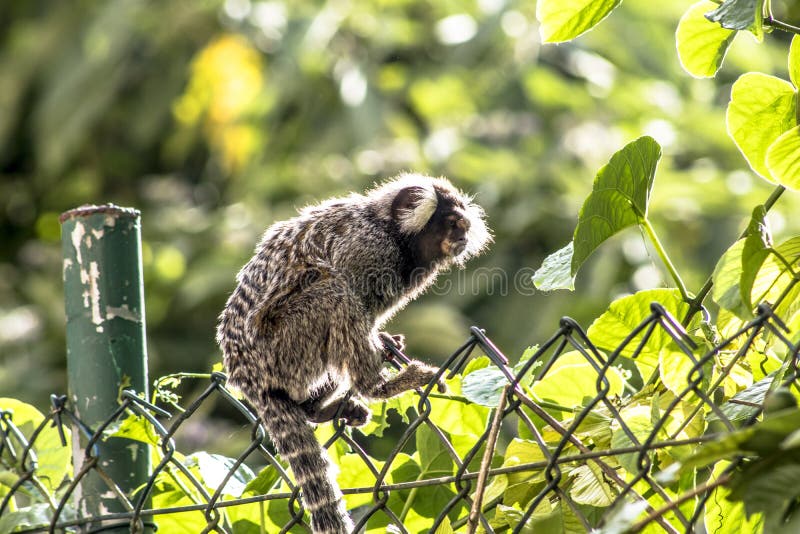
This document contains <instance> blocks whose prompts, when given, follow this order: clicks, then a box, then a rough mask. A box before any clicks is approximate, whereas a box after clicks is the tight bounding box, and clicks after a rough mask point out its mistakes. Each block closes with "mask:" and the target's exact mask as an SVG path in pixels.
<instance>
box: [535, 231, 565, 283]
mask: <svg viewBox="0 0 800 534" xmlns="http://www.w3.org/2000/svg"><path fill="white" fill-rule="evenodd" d="M572 255H573V243H572V241H570V242H569V244H568V245H567V246H566V247H564V248H562V249H560V250H557V251H555V252H553V253H552V254H550V255H549V256H547V257H546V258H545V259H544V261H543V262H542V266H541V267H539V269H537V270H536V272H535V273H534V275H533V283H534V284H535V285H536V288H537V289H539V290H541V291H552V290H554V289H569V290H570V291H573V290H574V289H575V277H574V276H573V275H572Z"/></svg>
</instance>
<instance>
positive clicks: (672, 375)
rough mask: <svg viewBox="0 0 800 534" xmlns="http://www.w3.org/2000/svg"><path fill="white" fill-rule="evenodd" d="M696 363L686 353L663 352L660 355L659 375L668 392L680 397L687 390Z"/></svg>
mask: <svg viewBox="0 0 800 534" xmlns="http://www.w3.org/2000/svg"><path fill="white" fill-rule="evenodd" d="M696 363H697V362H696V360H692V358H690V357H689V356H688V355H687V354H685V353H684V352H681V351H677V350H676V351H670V350H662V351H660V353H659V355H658V375H659V377H660V378H661V381H662V382H663V383H664V385H665V386H666V387H667V389H668V390H670V391H671V392H673V393H675V394H676V395H679V394H680V393H682V392H683V390H684V389H686V386H687V384H688V382H689V377H690V375H691V374H692V369H693V368H694V367H695V364H696Z"/></svg>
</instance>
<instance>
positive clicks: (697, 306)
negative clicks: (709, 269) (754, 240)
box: [681, 185, 786, 326]
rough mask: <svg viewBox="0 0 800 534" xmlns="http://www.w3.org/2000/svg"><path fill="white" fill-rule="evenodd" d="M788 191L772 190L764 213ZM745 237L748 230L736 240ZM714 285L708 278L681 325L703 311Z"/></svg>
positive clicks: (690, 302) (780, 186)
mask: <svg viewBox="0 0 800 534" xmlns="http://www.w3.org/2000/svg"><path fill="white" fill-rule="evenodd" d="M784 191H786V188H785V187H783V186H782V185H779V186H778V187H776V188H775V189H773V190H772V193H770V195H769V198H768V199H767V201H766V202H764V211H765V212H769V210H770V208H772V206H774V205H775V203H776V202H777V201H778V199H779V198H780V197H781V195H782V194H783V192H784ZM743 237H747V228H745V229H744V231H743V232H742V233H741V235H739V237H737V238H736V241H738V240H740V239H742V238H743ZM713 285H714V275H713V274H712V275H711V276H709V277H708V280H706V283H705V284H703V287H702V288H700V292H699V293H697V296H696V297H694V298H693V299H692V300H690V301H689V311H688V312H686V317H684V318H683V321H681V324H682V325H683V326H686V325H688V324H689V322H690V321H691V320H692V318H693V317H694V316H695V315H696V314H697V312H699V311H700V310H702V309H703V301H704V300H705V298H706V297H707V296H708V294H709V292H710V291H711V287H712V286H713Z"/></svg>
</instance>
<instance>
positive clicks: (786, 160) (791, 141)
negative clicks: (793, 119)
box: [767, 126, 800, 190]
mask: <svg viewBox="0 0 800 534" xmlns="http://www.w3.org/2000/svg"><path fill="white" fill-rule="evenodd" d="M767 168H768V169H769V172H770V174H771V175H772V177H773V178H774V179H775V181H776V182H778V183H779V184H781V185H782V186H785V187H788V188H789V189H794V190H800V126H795V127H794V128H792V129H791V130H787V131H785V132H783V133H782V134H781V136H780V137H778V138H777V139H776V140H775V142H774V143H772V144H771V145H769V148H767Z"/></svg>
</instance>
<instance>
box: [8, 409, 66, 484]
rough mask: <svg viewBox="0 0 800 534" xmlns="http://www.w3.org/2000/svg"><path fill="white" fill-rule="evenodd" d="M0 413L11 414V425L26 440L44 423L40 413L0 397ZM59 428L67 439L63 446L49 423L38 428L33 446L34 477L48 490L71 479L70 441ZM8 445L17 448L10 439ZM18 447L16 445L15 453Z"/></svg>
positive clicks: (56, 432) (56, 430)
mask: <svg viewBox="0 0 800 534" xmlns="http://www.w3.org/2000/svg"><path fill="white" fill-rule="evenodd" d="M0 410H2V411H6V412H12V415H11V422H12V423H14V425H16V426H17V427H18V428H19V429H20V431H21V432H22V434H23V435H24V436H26V437H30V436H31V434H32V433H33V431H34V430H35V429H36V427H38V426H39V425H40V424H41V422H42V421H43V420H44V415H42V412H40V411H39V410H37V409H36V408H35V407H34V406H31V405H30V404H27V403H24V402H22V401H19V400H17V399H12V398H8V397H0ZM63 428H64V434H65V437H66V439H67V445H66V447H65V446H63V445H61V438H60V436H59V434H58V429H56V428H54V427H53V426H51V425H50V424H48V425H46V426H45V427H44V428H43V429H42V431H41V433H40V434H39V436H38V437H37V438H36V442H35V443H34V445H33V451H34V452H35V453H36V457H37V459H38V466H37V468H36V476H37V477H38V479H39V480H40V481H41V482H42V483H43V484H44V485H45V487H47V488H48V489H49V490H51V491H55V490H56V489H57V488H58V487H59V486H60V485H61V482H62V481H63V480H64V478H65V477H72V439H71V437H70V430H69V427H68V426H64V427H63ZM12 443H13V444H14V446H18V445H20V444H17V443H16V440H12ZM22 448H23V447H22V446H19V450H22Z"/></svg>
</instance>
